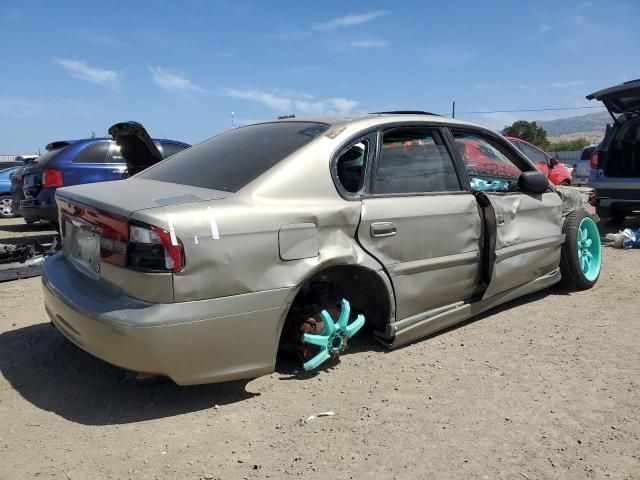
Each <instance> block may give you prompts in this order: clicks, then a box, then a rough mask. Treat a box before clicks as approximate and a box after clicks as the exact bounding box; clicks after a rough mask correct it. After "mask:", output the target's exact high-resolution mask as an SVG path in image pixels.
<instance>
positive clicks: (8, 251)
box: [0, 237, 60, 282]
mask: <svg viewBox="0 0 640 480" xmlns="http://www.w3.org/2000/svg"><path fill="white" fill-rule="evenodd" d="M59 249H60V243H59V241H58V237H54V239H53V242H52V244H51V246H46V245H43V244H41V243H40V242H39V241H38V240H35V239H30V240H27V241H25V242H24V243H21V244H19V245H11V244H9V245H0V282H7V281H9V280H17V279H19V278H29V277H37V276H38V275H40V274H41V273H42V263H43V262H44V259H45V258H46V257H47V256H48V255H51V254H52V253H55V252H56V251H58V250H59Z"/></svg>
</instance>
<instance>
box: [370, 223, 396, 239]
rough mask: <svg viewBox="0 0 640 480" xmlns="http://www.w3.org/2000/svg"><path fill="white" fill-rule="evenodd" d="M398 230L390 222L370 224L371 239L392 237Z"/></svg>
mask: <svg viewBox="0 0 640 480" xmlns="http://www.w3.org/2000/svg"><path fill="white" fill-rule="evenodd" d="M396 233H398V230H397V229H396V226H395V225H394V224H393V223H391V222H376V223H372V224H371V236H372V237H392V236H394V235H395V234H396Z"/></svg>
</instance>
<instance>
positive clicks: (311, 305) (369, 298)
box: [280, 265, 391, 343]
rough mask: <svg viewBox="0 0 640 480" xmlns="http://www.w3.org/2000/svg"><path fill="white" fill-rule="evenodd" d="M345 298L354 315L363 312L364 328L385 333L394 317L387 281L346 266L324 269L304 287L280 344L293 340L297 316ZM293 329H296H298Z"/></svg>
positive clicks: (289, 314) (318, 309) (293, 308)
mask: <svg viewBox="0 0 640 480" xmlns="http://www.w3.org/2000/svg"><path fill="white" fill-rule="evenodd" d="M343 298H344V299H346V300H348V301H349V304H350V305H351V312H352V316H353V315H356V314H358V313H362V314H363V315H364V317H365V320H366V324H365V325H367V326H368V327H369V328H370V329H371V328H372V329H375V330H379V331H384V329H385V326H386V325H387V323H388V322H389V318H390V314H391V300H390V298H389V292H388V290H387V286H386V285H385V282H384V281H383V280H382V279H381V278H380V276H379V273H378V272H375V271H373V270H369V269H367V268H364V267H359V266H351V265H343V266H335V267H328V268H326V269H323V270H321V271H319V272H317V273H315V274H314V275H313V276H311V277H310V278H308V279H307V280H306V281H305V282H304V283H303V284H302V285H301V287H300V289H299V290H298V293H297V294H296V297H295V298H294V300H293V302H292V304H291V307H290V309H289V313H288V315H287V319H286V320H285V325H284V328H283V330H282V334H281V339H280V341H281V343H283V342H287V340H288V339H290V334H291V333H292V330H291V329H292V323H293V322H295V318H296V317H299V316H300V315H303V316H304V315H307V314H309V313H311V312H313V311H315V312H318V311H320V310H322V309H324V308H327V307H331V306H335V305H339V304H340V301H341V300H342V299H343ZM293 329H294V331H295V330H296V329H295V326H293ZM293 334H294V335H295V333H293Z"/></svg>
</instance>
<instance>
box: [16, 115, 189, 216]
mask: <svg viewBox="0 0 640 480" xmlns="http://www.w3.org/2000/svg"><path fill="white" fill-rule="evenodd" d="M109 134H110V135H112V138H90V139H83V140H63V141H57V142H51V143H50V144H48V145H47V146H46V150H47V152H46V153H44V154H43V155H40V156H39V157H38V158H36V159H35V160H34V161H32V162H31V163H29V164H27V165H25V166H24V168H23V170H22V173H21V175H20V178H19V179H16V182H20V183H21V185H22V194H23V197H24V198H23V199H21V200H20V210H19V213H20V215H22V216H23V217H25V219H27V220H29V221H34V220H47V221H49V222H52V223H57V222H58V208H57V206H56V202H55V193H56V191H57V189H58V188H60V187H63V186H69V185H80V184H85V183H95V182H105V181H111V180H121V179H122V178H125V177H127V176H128V175H130V174H135V173H137V172H139V171H141V170H143V169H144V168H146V167H148V166H149V165H153V164H154V163H156V162H159V161H160V160H162V159H163V158H166V157H169V156H171V155H173V154H175V153H177V152H179V151H181V150H184V149H185V148H188V147H189V145H188V144H186V143H184V142H178V141H175V140H165V139H155V140H152V139H151V137H150V136H149V134H148V133H147V131H146V130H145V129H144V127H143V126H142V125H141V124H139V123H137V122H122V123H117V124H115V125H113V126H112V127H111V128H110V129H109Z"/></svg>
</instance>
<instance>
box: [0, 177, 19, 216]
mask: <svg viewBox="0 0 640 480" xmlns="http://www.w3.org/2000/svg"><path fill="white" fill-rule="evenodd" d="M18 168H19V167H9V168H4V169H2V170H0V218H13V217H15V216H16V213H15V212H14V211H13V199H12V198H11V175H13V174H14V172H15V171H16V170H18Z"/></svg>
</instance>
